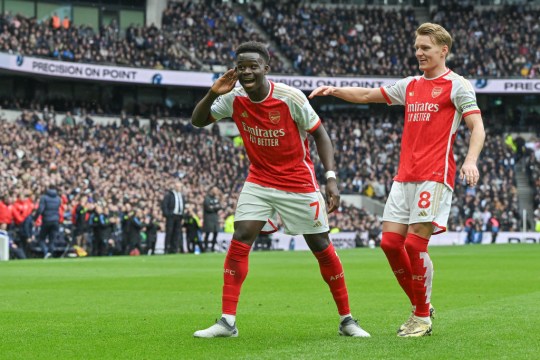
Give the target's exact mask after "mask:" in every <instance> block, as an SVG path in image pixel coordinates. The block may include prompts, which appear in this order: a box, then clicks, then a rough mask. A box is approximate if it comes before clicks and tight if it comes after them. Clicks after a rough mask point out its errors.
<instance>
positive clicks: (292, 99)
mask: <svg viewBox="0 0 540 360" xmlns="http://www.w3.org/2000/svg"><path fill="white" fill-rule="evenodd" d="M210 114H211V116H212V118H213V119H215V120H219V119H223V118H227V117H230V118H232V119H233V120H234V122H235V123H236V126H237V127H238V130H239V131H240V134H241V136H242V139H243V140H244V146H245V147H246V152H247V155H248V157H249V160H250V161H251V165H250V167H249V175H248V177H247V179H246V181H248V182H252V183H255V184H259V185H261V186H266V187H271V188H274V189H279V190H284V191H290V192H297V193H308V192H314V191H317V190H318V189H319V185H318V184H317V180H316V177H315V170H314V168H313V162H312V161H311V158H310V155H309V144H308V139H307V134H308V133H311V132H313V131H315V130H316V129H317V128H318V127H319V125H320V123H321V121H320V119H319V116H318V115H317V113H316V112H315V110H313V108H312V107H311V105H310V104H309V101H308V100H307V98H306V96H305V95H304V93H302V92H301V91H300V90H298V89H295V88H292V87H290V86H288V85H285V84H280V83H277V84H276V83H273V82H271V81H270V92H269V93H268V96H267V97H266V98H265V99H264V100H262V101H260V102H254V101H251V100H250V98H249V97H248V95H247V94H246V92H245V90H244V89H243V88H241V87H240V88H235V89H233V90H232V91H231V92H229V93H227V94H225V95H222V96H220V97H219V98H217V99H216V101H214V103H213V104H212V107H211V111H210Z"/></svg>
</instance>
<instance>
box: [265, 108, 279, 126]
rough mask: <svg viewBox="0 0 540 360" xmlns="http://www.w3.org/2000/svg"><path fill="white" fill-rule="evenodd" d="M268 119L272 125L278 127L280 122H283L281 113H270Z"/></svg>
mask: <svg viewBox="0 0 540 360" xmlns="http://www.w3.org/2000/svg"><path fill="white" fill-rule="evenodd" d="M268 119H269V120H270V122H271V123H272V124H274V125H277V123H278V122H279V120H281V114H280V113H279V111H270V112H269V113H268Z"/></svg>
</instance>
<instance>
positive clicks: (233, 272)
mask: <svg viewBox="0 0 540 360" xmlns="http://www.w3.org/2000/svg"><path fill="white" fill-rule="evenodd" d="M223 272H224V273H225V274H229V275H231V276H234V275H235V274H236V270H231V269H225V270H224V271H223Z"/></svg>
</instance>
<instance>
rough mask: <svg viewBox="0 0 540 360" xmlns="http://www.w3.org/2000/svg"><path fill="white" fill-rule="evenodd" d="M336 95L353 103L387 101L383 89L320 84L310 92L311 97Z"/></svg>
mask: <svg viewBox="0 0 540 360" xmlns="http://www.w3.org/2000/svg"><path fill="white" fill-rule="evenodd" d="M328 95H331V96H335V97H337V98H340V99H343V100H345V101H348V102H352V103H359V104H365V103H386V100H385V98H384V96H383V94H382V91H381V89H379V88H376V89H372V88H362V87H335V86H319V87H318V88H316V89H315V90H313V91H312V92H311V94H309V96H308V97H309V98H310V99H313V98H314V97H315V96H328Z"/></svg>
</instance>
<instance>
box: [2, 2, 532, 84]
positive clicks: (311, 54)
mask: <svg viewBox="0 0 540 360" xmlns="http://www.w3.org/2000/svg"><path fill="white" fill-rule="evenodd" d="M431 18H432V20H433V21H435V22H439V23H441V24H442V25H443V26H445V27H447V28H448V29H449V30H450V31H451V32H452V33H453V34H454V39H455V45H454V48H453V51H452V54H451V55H450V57H449V59H448V64H449V66H450V68H452V69H453V70H454V71H456V72H458V73H460V74H463V75H464V76H475V77H483V76H498V77H501V76H503V77H525V78H527V77H529V78H535V77H537V75H538V71H539V69H540V47H539V46H538V44H539V35H540V34H539V33H540V25H539V22H538V19H539V18H540V10H534V9H530V8H528V7H526V6H523V5H512V6H505V7H499V8H497V9H489V10H477V9H475V8H474V7H472V6H469V5H460V2H449V3H445V4H444V5H440V6H438V7H437V9H436V10H434V11H433V13H432V14H431ZM255 22H257V24H258V25H256V24H255ZM373 24H377V26H374V25H373ZM417 25H418V22H417V20H416V18H415V15H414V11H413V10H412V8H403V9H400V10H387V9H386V10H385V9H383V8H378V7H369V8H368V7H365V6H352V7H351V6H331V7H329V6H328V5H324V4H319V5H313V4H311V5H306V4H304V3H301V2H299V1H288V2H277V1H263V2H262V7H258V6H256V5H253V4H251V5H240V4H237V5H234V6H232V5H230V4H222V3H215V4H213V5H212V6H205V5H204V4H203V3H199V2H191V1H188V2H176V1H171V2H169V3H168V6H167V8H166V9H165V10H164V12H163V14H162V28H161V29H158V28H157V27H156V26H154V25H149V26H129V27H128V28H127V29H126V30H125V31H121V30H120V28H119V26H118V24H117V23H115V22H114V21H113V22H112V23H110V24H104V25H103V26H101V27H100V28H99V29H92V28H90V27H89V26H87V25H84V24H73V23H70V22H67V24H66V26H63V25H62V26H58V27H55V26H53V24H52V23H50V22H47V21H45V22H41V21H38V20H37V19H36V18H31V19H28V18H25V17H23V16H21V15H18V14H15V15H12V14H8V13H6V14H4V15H2V16H1V17H0V29H1V30H0V49H1V51H3V52H7V53H13V54H21V55H32V56H41V57H48V58H53V59H57V60H64V61H74V62H86V63H103V64H117V65H122V66H136V67H143V68H155V69H171V70H186V71H190V70H193V71H198V70H212V69H214V68H213V66H214V65H219V66H220V67H218V68H216V69H223V68H224V67H230V66H232V60H233V53H232V51H233V49H234V48H235V47H236V46H237V45H238V44H239V43H241V42H243V41H246V40H261V41H263V42H264V41H265V40H264V39H265V38H268V39H272V40H274V41H275V42H276V44H277V46H278V48H277V49H273V48H270V51H271V52H272V53H277V52H280V53H282V54H283V55H284V56H286V57H287V58H288V60H289V61H290V63H291V64H292V68H290V67H289V66H287V65H286V64H284V63H283V62H282V61H281V60H279V58H278V57H277V56H273V60H272V62H271V64H270V65H271V71H272V72H273V73H290V72H292V71H295V72H296V73H299V74H302V75H321V76H323V75H327V76H337V75H373V76H406V75H410V74H414V73H416V72H417V62H416V59H415V56H414V52H413V51H412V50H411V49H410V48H409V47H408V46H407V45H406V44H408V43H409V42H410V41H409V40H410V37H411V36H412V34H413V33H414V30H415V29H416V26H417ZM261 30H262V32H263V33H260V31H261ZM217 71H221V70H217Z"/></svg>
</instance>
